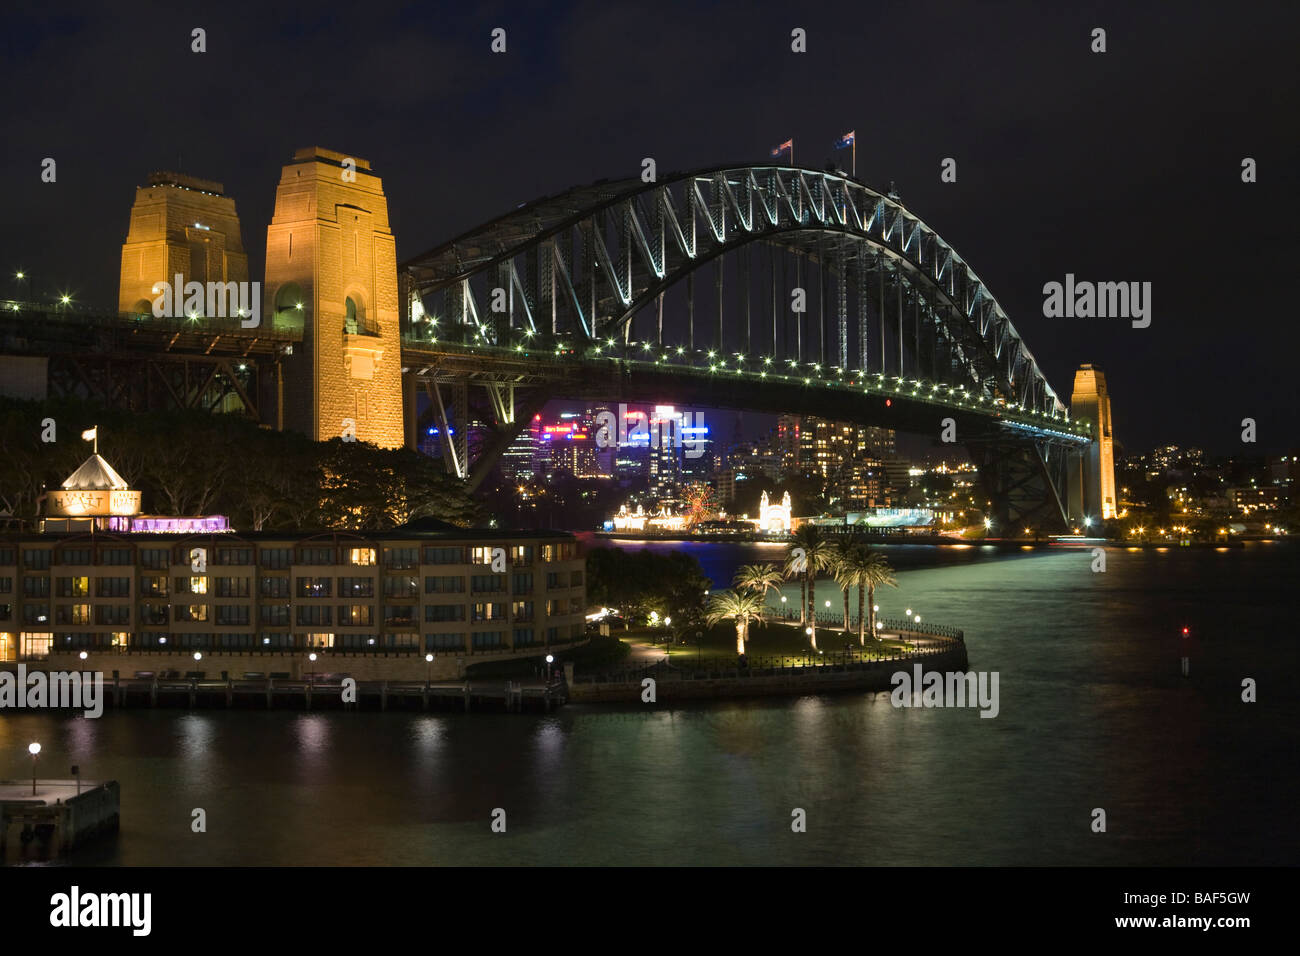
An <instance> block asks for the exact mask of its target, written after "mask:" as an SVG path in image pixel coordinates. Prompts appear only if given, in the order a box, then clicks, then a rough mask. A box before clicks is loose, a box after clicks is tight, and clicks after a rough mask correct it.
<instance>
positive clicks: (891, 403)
mask: <svg viewBox="0 0 1300 956" xmlns="http://www.w3.org/2000/svg"><path fill="white" fill-rule="evenodd" d="M893 404H894V400H893V399H892V398H887V399H885V407H886V408H888V407H889V406H890V405H893Z"/></svg>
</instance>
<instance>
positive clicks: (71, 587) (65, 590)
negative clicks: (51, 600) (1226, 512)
mask: <svg viewBox="0 0 1300 956" xmlns="http://www.w3.org/2000/svg"><path fill="white" fill-rule="evenodd" d="M54 585H55V592H54V593H55V594H57V595H58V596H59V597H86V596H88V595H89V594H90V578H87V577H79V578H55V580H54Z"/></svg>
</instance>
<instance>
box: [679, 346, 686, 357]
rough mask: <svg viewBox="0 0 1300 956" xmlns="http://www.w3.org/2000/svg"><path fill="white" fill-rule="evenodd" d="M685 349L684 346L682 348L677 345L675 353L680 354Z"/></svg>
mask: <svg viewBox="0 0 1300 956" xmlns="http://www.w3.org/2000/svg"><path fill="white" fill-rule="evenodd" d="M685 351H686V350H685V349H684V348H682V347H681V346H680V345H679V346H677V354H678V355H681V354H682V353H683V352H685Z"/></svg>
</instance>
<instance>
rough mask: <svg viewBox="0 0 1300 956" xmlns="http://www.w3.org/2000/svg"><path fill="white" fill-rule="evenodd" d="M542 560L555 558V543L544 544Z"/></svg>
mask: <svg viewBox="0 0 1300 956" xmlns="http://www.w3.org/2000/svg"><path fill="white" fill-rule="evenodd" d="M542 560H543V561H554V560H555V545H553V544H544V545H542Z"/></svg>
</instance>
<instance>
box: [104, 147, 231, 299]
mask: <svg viewBox="0 0 1300 956" xmlns="http://www.w3.org/2000/svg"><path fill="white" fill-rule="evenodd" d="M147 182H148V185H145V186H140V187H139V188H137V189H136V191H135V205H133V206H132V207H131V226H130V229H129V231H128V232H127V235H126V242H125V243H123V244H122V277H121V281H120V282H119V284H118V295H117V301H118V305H117V307H118V310H119V311H122V312H138V313H148V312H151V311H152V308H153V301H154V299H155V298H156V296H155V294H154V292H153V287H154V284H155V283H157V282H166V283H169V284H171V283H173V282H174V281H175V277H176V276H177V275H181V276H183V277H184V278H183V282H203V283H207V282H247V281H248V256H247V255H245V254H244V242H243V240H242V239H241V238H240V235H239V214H238V213H236V212H235V201H234V200H233V199H231V198H230V197H229V196H226V195H223V192H222V191H223V188H224V187H223V186H222V185H221V183H216V182H212V181H210V180H207V179H196V178H194V177H193V176H183V175H181V174H180V173H171V172H159V173H151V174H150V175H149V178H148V180H147Z"/></svg>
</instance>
